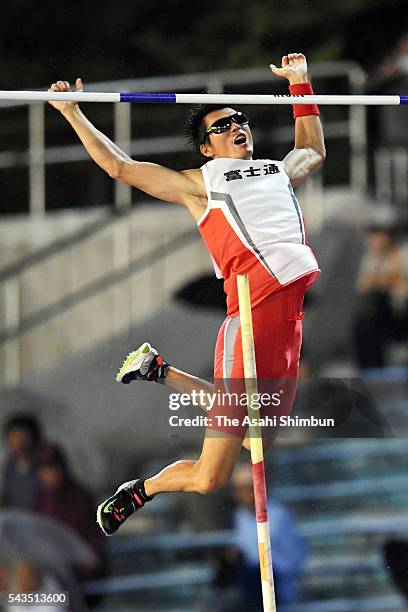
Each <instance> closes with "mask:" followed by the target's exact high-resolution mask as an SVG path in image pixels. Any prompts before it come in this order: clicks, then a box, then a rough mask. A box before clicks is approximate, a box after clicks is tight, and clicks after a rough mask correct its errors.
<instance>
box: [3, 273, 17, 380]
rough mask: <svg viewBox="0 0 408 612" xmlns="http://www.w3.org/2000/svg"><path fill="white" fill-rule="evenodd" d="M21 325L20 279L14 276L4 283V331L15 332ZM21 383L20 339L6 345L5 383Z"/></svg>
mask: <svg viewBox="0 0 408 612" xmlns="http://www.w3.org/2000/svg"><path fill="white" fill-rule="evenodd" d="M19 324H20V279H19V276H17V275H16V276H13V278H10V279H9V280H6V281H5V283H4V331H5V332H8V331H14V330H16V329H18V327H19ZM19 381H20V337H19V336H18V335H16V336H15V337H14V338H11V339H10V340H7V341H6V342H5V343H4V383H5V385H6V386H15V385H17V384H18V383H19Z"/></svg>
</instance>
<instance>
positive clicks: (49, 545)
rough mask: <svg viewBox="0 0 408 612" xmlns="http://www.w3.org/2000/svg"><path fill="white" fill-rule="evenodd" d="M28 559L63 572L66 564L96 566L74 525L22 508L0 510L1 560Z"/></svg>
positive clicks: (90, 552)
mask: <svg viewBox="0 0 408 612" xmlns="http://www.w3.org/2000/svg"><path fill="white" fill-rule="evenodd" d="M21 560H24V561H29V562H32V563H35V564H36V565H37V566H39V565H41V566H42V567H43V568H51V569H53V570H57V571H58V570H59V571H62V572H63V573H64V570H66V568H67V566H71V565H84V566H88V567H93V566H94V565H95V564H96V561H97V560H96V556H95V555H94V553H93V552H92V550H91V549H90V548H89V546H88V544H86V543H85V542H84V541H83V540H82V539H81V538H80V537H79V536H78V535H77V534H76V533H75V532H74V531H73V530H72V529H71V528H69V527H67V526H66V525H64V524H62V523H60V522H59V521H56V520H54V519H50V518H48V517H43V516H40V515H38V514H33V513H32V512H26V511H23V510H13V511H11V510H4V511H2V512H0V562H1V563H5V564H7V563H10V562H16V561H21Z"/></svg>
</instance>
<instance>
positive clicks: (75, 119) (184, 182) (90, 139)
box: [49, 79, 205, 206]
mask: <svg viewBox="0 0 408 612" xmlns="http://www.w3.org/2000/svg"><path fill="white" fill-rule="evenodd" d="M76 89H77V91H82V90H83V85H82V81H81V79H77V80H76ZM49 91H71V89H70V84H69V83H68V82H67V81H57V82H56V83H53V85H52V86H51V87H50V89H49ZM50 104H51V106H53V107H54V108H56V109H57V110H59V111H60V113H61V115H62V116H63V117H64V118H65V119H66V120H67V121H68V123H69V124H70V125H71V126H72V127H73V129H74V130H75V132H76V133H77V135H78V137H79V139H80V140H81V142H82V144H83V145H84V147H85V149H86V150H87V151H88V153H89V155H90V156H91V157H92V159H93V160H94V161H95V162H96V163H97V164H98V166H100V167H101V168H102V170H104V171H105V172H107V174H109V176H111V177H112V178H114V179H117V180H119V181H122V182H123V183H127V184H128V185H132V187H137V188H138V189H141V190H142V191H144V192H145V193H148V194H149V195H152V196H153V197H155V198H159V199H161V200H165V201H167V202H175V203H178V204H185V205H186V206H190V205H191V203H192V202H194V200H195V199H200V198H202V197H203V196H205V190H203V188H202V187H201V186H200V181H199V179H197V177H198V176H201V172H200V170H196V171H194V170H189V171H186V172H177V171H175V170H171V169H170V168H165V167H163V166H160V165H158V164H152V163H149V162H139V161H135V160H133V159H131V158H130V157H129V155H127V153H125V152H124V151H122V150H121V149H120V148H119V147H118V146H116V145H115V143H113V142H112V141H111V140H110V139H109V138H108V137H107V136H105V134H103V133H102V132H100V131H99V130H97V129H96V127H95V126H94V125H93V124H92V123H91V122H90V121H89V119H87V118H86V117H85V115H84V113H83V112H82V111H81V109H80V108H79V106H78V104H76V103H74V102H50ZM196 174H197V177H196V176H195V175H196Z"/></svg>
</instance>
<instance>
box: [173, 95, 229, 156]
mask: <svg viewBox="0 0 408 612" xmlns="http://www.w3.org/2000/svg"><path fill="white" fill-rule="evenodd" d="M222 108H230V107H229V106H228V105H225V104H218V105H217V104H199V105H197V106H193V107H192V108H190V110H189V111H188V113H187V115H186V119H185V124H184V126H185V132H186V136H187V139H188V141H189V144H190V145H191V146H192V147H193V148H194V150H195V151H197V152H198V153H200V146H201V145H202V144H203V142H204V140H205V125H204V117H206V116H207V115H208V114H209V113H212V112H214V111H216V110H221V109H222Z"/></svg>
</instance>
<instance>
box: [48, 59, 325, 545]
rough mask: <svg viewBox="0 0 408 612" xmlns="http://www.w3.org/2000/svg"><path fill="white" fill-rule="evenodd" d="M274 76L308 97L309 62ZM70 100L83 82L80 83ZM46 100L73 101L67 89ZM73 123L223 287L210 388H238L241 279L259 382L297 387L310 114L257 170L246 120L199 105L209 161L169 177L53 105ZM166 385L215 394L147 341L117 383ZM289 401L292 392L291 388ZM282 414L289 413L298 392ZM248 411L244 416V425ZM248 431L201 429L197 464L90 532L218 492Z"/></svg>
mask: <svg viewBox="0 0 408 612" xmlns="http://www.w3.org/2000/svg"><path fill="white" fill-rule="evenodd" d="M271 69H272V72H273V73H274V74H276V75H277V76H279V77H283V78H286V79H287V80H288V81H289V90H290V93H291V94H292V95H296V94H299V95H302V94H303V95H304V94H312V93H313V90H312V87H311V85H310V83H309V82H308V78H307V63H306V58H305V56H304V55H303V54H301V53H290V54H289V55H285V56H283V58H282V67H281V68H278V67H276V66H274V65H271ZM76 88H77V90H79V91H81V90H82V82H81V80H80V79H77V82H76ZM50 91H62V92H63V91H70V85H69V83H68V82H66V81H58V82H57V83H54V84H53V85H52V86H51V88H50ZM51 104H52V106H54V107H55V108H56V109H58V110H59V111H60V112H61V114H62V115H63V116H64V117H65V119H66V120H67V121H68V122H69V123H70V125H71V126H72V127H73V129H74V130H75V132H76V133H77V134H78V136H79V138H80V140H81V141H82V143H83V145H84V146H85V148H86V150H87V151H88V153H89V155H90V156H91V157H92V158H93V159H94V161H95V162H96V163H97V164H98V165H99V166H100V167H101V168H102V169H103V170H105V172H107V173H108V174H109V176H111V177H112V178H114V179H117V180H119V181H122V182H124V183H127V184H129V185H132V186H133V187H136V188H138V189H141V190H142V191H144V192H146V193H148V194H150V195H152V196H154V197H156V198H159V199H161V200H165V201H167V202H175V203H178V204H183V205H184V206H186V207H187V209H188V210H189V211H190V213H191V214H192V215H193V217H194V219H195V220H196V221H197V225H198V229H199V231H200V233H201V235H202V238H203V240H204V242H205V244H206V246H207V248H208V250H209V252H210V254H211V257H212V259H213V261H214V266H215V268H216V271H217V272H218V275H219V276H222V277H223V278H224V281H225V282H224V289H225V292H226V294H227V318H226V319H225V321H224V323H223V325H222V327H221V329H220V331H219V335H218V339H217V344H216V349H215V365H214V377H215V379H241V380H243V379H244V372H243V363H242V352H241V335H240V321H239V312H238V296H237V288H236V276H237V274H247V275H248V276H249V282H250V287H251V303H252V318H253V327H254V342H255V353H256V367H257V373H258V378H259V379H291V380H295V381H296V379H297V374H298V366H299V356H300V347H301V338H302V322H301V319H302V318H303V314H302V304H303V297H304V293H305V291H306V289H307V288H308V287H309V286H310V285H311V284H312V283H313V282H314V280H315V278H316V277H317V276H318V274H319V268H318V264H317V261H316V259H315V257H314V255H313V253H312V251H311V249H310V248H309V246H307V244H306V238H305V231H304V225H303V218H302V214H301V211H300V208H299V204H298V202H297V200H296V197H295V195H294V193H293V186H295V187H296V186H297V185H299V183H301V182H302V181H303V180H304V179H305V178H306V177H307V176H308V175H309V174H310V173H311V172H312V171H313V170H314V169H315V168H317V166H319V164H321V163H322V161H323V160H324V158H325V146H324V139H323V131H322V127H321V124H320V119H319V110H318V108H317V106H315V105H297V106H295V107H294V117H295V146H294V149H293V150H292V151H290V153H289V154H288V155H287V156H286V157H285V158H284V160H283V161H275V160H270V159H253V157H252V154H253V139H252V134H251V129H250V126H249V120H248V118H247V117H246V115H245V114H244V113H241V112H239V111H237V110H236V109H234V108H229V107H220V106H218V107H217V106H214V105H212V106H211V105H209V106H204V107H200V108H198V109H195V110H194V111H193V112H192V113H191V115H190V123H189V125H190V133H191V137H192V140H193V141H194V143H195V145H196V147H197V149H198V150H199V151H200V153H201V154H202V155H203V156H204V157H205V158H207V163H205V164H204V165H203V166H202V167H201V168H196V169H192V170H184V171H183V172H177V171H174V170H170V169H168V168H165V167H163V166H160V165H157V164H152V163H147V162H139V161H134V160H132V159H131V158H130V157H129V156H128V155H127V154H126V153H124V152H123V151H121V150H120V149H119V148H118V147H117V146H116V145H115V144H114V143H113V142H111V141H110V140H109V139H108V138H107V137H106V136H105V135H104V134H102V133H101V132H99V131H98V130H97V129H96V128H95V127H94V126H93V125H92V124H91V123H90V121H89V120H88V119H87V118H86V117H85V116H84V114H83V113H82V112H81V110H80V109H79V107H78V105H77V104H75V103H72V102H52V103H51ZM140 379H141V380H147V381H155V382H160V383H164V384H165V385H167V386H169V387H171V388H173V389H175V390H176V391H179V392H183V393H184V392H190V393H191V392H192V391H194V390H197V391H199V390H202V389H204V390H205V391H206V392H208V391H211V390H213V389H214V387H213V386H212V385H211V384H210V383H208V382H206V381H203V380H201V379H199V378H197V377H195V376H192V375H190V374H187V373H185V372H181V371H180V370H177V369H175V368H173V367H172V366H170V365H169V364H168V363H167V362H166V360H165V359H164V358H163V357H162V356H161V355H159V354H158V352H157V351H156V350H155V349H154V348H152V347H151V346H150V344H149V343H147V342H145V343H144V344H142V346H141V347H140V348H139V349H138V350H136V351H134V352H133V353H131V354H130V355H129V356H128V358H127V359H126V360H125V362H124V364H123V366H122V368H121V369H120V371H119V373H118V375H117V380H118V381H119V382H123V383H129V382H131V381H132V380H140ZM292 391H293V389H292ZM292 391H289V392H288V394H287V397H286V399H285V400H284V401H285V406H284V411H285V412H286V413H288V412H290V409H291V404H292V402H293V398H294V392H292ZM245 411H246V407H245V406H244V407H243V414H244V413H245ZM245 435H246V427H244V426H242V427H237V428H235V429H233V430H231V429H230V428H228V427H227V428H223V427H221V426H217V420H216V419H212V425H211V426H210V427H209V428H207V430H206V435H205V438H204V442H203V447H202V451H201V455H200V457H199V459H198V460H197V461H187V460H185V461H177V462H176V463H173V464H172V465H169V466H168V467H166V468H164V469H163V470H162V471H161V472H160V473H159V474H157V475H156V476H153V477H151V478H146V479H137V480H132V481H130V482H126V483H124V484H122V485H121V486H120V487H119V489H118V490H117V491H116V493H115V494H114V495H112V497H110V498H109V499H107V500H106V501H105V502H103V503H102V504H101V505H100V506H99V508H98V512H97V519H98V523H99V525H100V527H101V529H102V530H103V532H104V533H105V534H106V535H112V534H113V533H114V532H115V531H117V529H118V528H119V527H120V526H121V525H122V523H123V522H124V521H125V520H126V519H127V518H128V517H129V516H130V515H131V514H133V512H135V511H136V510H139V509H140V508H142V507H143V506H144V504H145V503H146V502H148V501H150V500H152V499H153V497H154V496H155V495H157V494H158V493H163V492H166V491H192V492H197V493H202V494H206V493H210V492H213V491H215V490H217V489H218V488H220V487H222V486H223V485H225V484H226V483H227V482H228V480H229V478H230V476H231V474H232V471H233V468H234V465H235V463H236V460H237V458H238V455H239V453H240V450H241V447H242V445H243V444H244V446H246V447H247V448H248V446H249V440H248V439H246V438H245Z"/></svg>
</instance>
